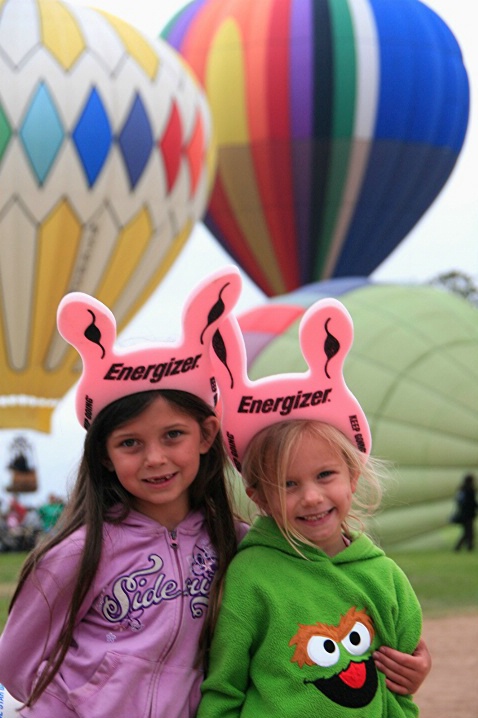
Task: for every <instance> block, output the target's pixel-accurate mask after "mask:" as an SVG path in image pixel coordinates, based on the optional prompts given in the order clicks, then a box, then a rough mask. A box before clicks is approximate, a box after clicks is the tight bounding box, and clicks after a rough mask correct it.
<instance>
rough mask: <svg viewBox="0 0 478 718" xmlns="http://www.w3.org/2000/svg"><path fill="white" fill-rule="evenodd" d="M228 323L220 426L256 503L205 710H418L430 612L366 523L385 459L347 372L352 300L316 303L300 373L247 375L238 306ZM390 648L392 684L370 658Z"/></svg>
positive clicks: (235, 570) (244, 715) (232, 573)
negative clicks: (394, 669)
mask: <svg viewBox="0 0 478 718" xmlns="http://www.w3.org/2000/svg"><path fill="white" fill-rule="evenodd" d="M221 335H222V338H223V342H224V346H225V348H226V351H225V352H222V353H221V355H220V356H219V357H218V359H217V360H214V361H215V367H216V374H217V377H218V382H219V387H220V391H221V399H222V429H223V432H224V436H225V439H226V443H227V446H228V448H229V452H230V456H231V458H232V460H233V461H234V463H235V465H236V468H237V469H238V470H239V471H240V472H241V473H242V477H243V480H244V484H245V487H246V491H247V494H248V495H249V497H250V498H251V499H252V500H253V501H254V502H255V504H256V505H257V507H258V508H259V511H260V515H259V517H258V518H257V519H256V520H255V521H254V524H253V526H252V528H251V529H250V530H249V532H248V533H247V535H246V537H245V538H244V539H243V541H242V542H241V544H240V546H239V550H238V553H237V555H236V557H235V558H234V559H233V560H232V562H231V564H230V566H229V568H228V571H227V575H226V580H225V588H224V595H223V599H222V603H221V609H220V614H219V618H218V622H217V625H216V630H215V634H214V638H213V643H212V647H211V661H210V670H209V672H208V675H207V677H206V680H205V682H204V684H203V687H202V691H203V699H202V701H201V704H200V708H199V714H198V717H199V718H220V717H221V718H222V717H223V716H228V718H234V717H235V716H241V718H256V716H261V718H281V717H283V718H303V716H309V715H310V716H311V715H317V716H327V718H339V717H340V718H341V717H342V716H351V715H357V716H359V715H360V716H363V715H367V718H379V717H384V716H389V717H390V718H400V717H403V718H405V717H410V718H411V717H412V716H417V715H418V708H417V706H416V704H415V702H414V701H413V698H412V696H411V695H410V694H409V691H408V690H407V686H409V685H410V687H411V688H412V687H413V685H415V686H416V685H417V682H416V681H415V683H414V681H413V671H414V668H412V670H411V673H410V672H409V670H410V666H413V665H415V668H416V667H417V664H416V663H415V658H414V657H413V655H412V654H413V653H414V652H415V651H416V650H417V646H418V645H419V641H420V634H421V610H420V605H419V603H418V600H417V598H416V596H415V593H414V591H413V589H412V587H411V585H410V583H409V581H408V579H407V577H406V576H405V574H404V573H403V571H401V570H400V568H399V567H398V566H397V565H396V564H395V563H394V562H393V561H392V560H390V559H389V558H388V557H386V556H385V554H384V552H383V551H382V550H381V549H380V548H379V547H378V546H376V545H375V544H374V543H373V542H372V541H371V539H370V538H369V537H368V536H367V535H366V533H365V532H364V523H363V522H364V520H365V517H366V515H367V514H368V513H370V512H371V511H373V510H374V509H375V508H376V507H377V506H378V504H379V500H380V474H381V473H382V469H383V465H382V464H381V463H380V462H377V461H375V460H374V459H373V458H371V457H370V447H371V436H370V429H369V426H368V422H367V419H366V417H365V414H364V412H363V411H362V409H361V407H360V405H359V403H358V401H357V400H356V398H355V397H354V396H353V395H352V393H351V392H350V391H349V389H348V388H347V386H346V384H345V382H344V379H343V374H342V365H343V362H344V359H345V355H346V353H347V351H348V350H349V348H350V346H351V343H352V337H353V329H352V322H351V318H350V316H349V315H348V312H347V311H346V309H345V307H343V305H341V304H340V302H337V301H336V300H322V301H320V302H318V303H317V304H316V305H314V306H313V307H311V308H310V309H309V310H308V312H306V314H305V315H304V318H303V320H302V323H301V326H300V341H301V346H302V350H303V353H304V357H305V359H306V361H307V363H308V367H309V368H308V371H306V372H304V373H296V374H283V375H275V376H269V377H266V378H263V379H260V380H257V381H254V382H253V381H250V380H249V378H248V377H247V373H246V369H245V366H246V365H245V351H244V345H243V341H242V336H241V334H240V330H239V326H238V324H237V322H236V321H235V320H234V318H233V317H229V318H228V319H227V320H226V321H225V322H224V323H223V324H222V325H221ZM383 646H387V647H391V648H392V649H394V650H395V651H396V653H394V654H392V655H393V656H394V658H395V659H397V665H398V676H397V674H396V673H395V674H394V677H393V678H392V681H391V682H390V681H389V682H387V680H386V678H385V675H384V674H383V673H381V672H380V671H379V670H377V665H376V663H375V660H374V659H375V658H377V657H378V655H380V654H379V651H380V650H381V649H382V647H383ZM388 650H390V649H388ZM419 650H420V649H419ZM406 654H408V657H407V656H406ZM402 667H403V671H402ZM426 672H427V669H425V674H426ZM405 675H406V676H407V678H406V679H404V680H402V679H403V678H404V676H405ZM397 677H398V685H397V684H396V683H395V680H394V679H395V678H397ZM415 677H416V676H415ZM421 677H422V678H423V675H422V676H421ZM410 679H411V680H410ZM419 683H420V680H419V681H418V685H419ZM404 686H405V688H404ZM390 688H396V692H393V691H392V690H390Z"/></svg>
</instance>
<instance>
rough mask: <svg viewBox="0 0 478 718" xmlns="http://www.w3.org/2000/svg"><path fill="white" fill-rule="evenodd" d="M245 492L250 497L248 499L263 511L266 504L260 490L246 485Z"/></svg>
mask: <svg viewBox="0 0 478 718" xmlns="http://www.w3.org/2000/svg"><path fill="white" fill-rule="evenodd" d="M246 494H247V496H248V497H249V498H250V500H251V501H253V502H254V503H255V505H256V506H257V508H259V509H261V510H262V511H265V509H266V506H265V502H264V499H263V498H262V496H261V494H260V492H259V491H258V490H257V489H255V488H252V487H251V486H247V487H246Z"/></svg>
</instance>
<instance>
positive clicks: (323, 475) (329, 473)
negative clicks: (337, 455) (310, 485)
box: [317, 469, 334, 479]
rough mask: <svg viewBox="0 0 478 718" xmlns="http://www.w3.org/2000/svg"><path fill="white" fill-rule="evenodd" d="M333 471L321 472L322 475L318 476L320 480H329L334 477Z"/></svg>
mask: <svg viewBox="0 0 478 718" xmlns="http://www.w3.org/2000/svg"><path fill="white" fill-rule="evenodd" d="M333 473H334V472H333V471H332V470H331V469H330V470H329V469H328V470H327V471H321V472H320V474H318V475H317V478H318V479H328V478H329V477H330V476H332V475H333Z"/></svg>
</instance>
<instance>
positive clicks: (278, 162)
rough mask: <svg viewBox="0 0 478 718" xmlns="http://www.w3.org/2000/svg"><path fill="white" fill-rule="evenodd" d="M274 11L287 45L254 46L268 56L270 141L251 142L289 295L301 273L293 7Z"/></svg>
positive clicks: (271, 29)
mask: <svg viewBox="0 0 478 718" xmlns="http://www.w3.org/2000/svg"><path fill="white" fill-rule="evenodd" d="M270 10H271V12H270V16H269V22H268V26H267V33H268V35H271V36H272V37H274V38H283V42H277V40H276V41H275V42H270V40H269V37H268V36H267V37H263V39H262V42H261V43H259V42H258V43H251V45H252V46H255V45H256V44H257V45H261V46H262V47H263V48H264V51H265V52H266V51H267V52H266V54H265V57H264V59H263V62H262V63H261V66H262V67H264V68H265V73H266V76H265V78H264V82H265V86H264V87H263V88H261V89H262V92H261V96H262V98H261V100H260V102H261V104H262V105H263V106H264V107H265V111H266V112H267V128H266V134H267V136H268V137H269V138H270V141H269V142H267V143H266V142H264V143H259V144H257V143H255V142H252V152H253V156H254V163H255V166H256V171H257V177H258V187H259V192H260V194H261V198H262V206H263V208H264V214H265V217H266V222H267V226H268V227H269V232H270V236H271V244H272V238H274V241H273V246H274V249H275V252H276V255H277V258H278V262H279V265H280V266H281V268H282V274H283V281H284V284H285V286H286V287H287V289H288V290H289V289H292V288H294V287H296V286H298V285H299V284H300V269H299V265H298V262H297V260H296V256H295V249H293V247H294V246H295V235H296V228H295V208H294V205H293V196H294V192H293V184H292V170H291V155H290V132H291V127H290V113H289V105H290V99H289V94H290V86H289V81H288V78H289V64H290V57H289V42H288V40H287V37H288V32H289V22H290V18H289V16H290V3H282V4H280V5H277V4H276V3H275V4H274V12H272V4H270ZM254 83H255V76H253V75H252V72H251V75H250V78H249V82H248V84H249V85H251V86H253V85H254ZM257 99H258V98H257ZM251 106H252V105H251ZM254 111H255V110H254Z"/></svg>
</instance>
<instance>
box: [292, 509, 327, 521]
mask: <svg viewBox="0 0 478 718" xmlns="http://www.w3.org/2000/svg"><path fill="white" fill-rule="evenodd" d="M332 511H333V509H328V510H327V511H321V512H320V513H317V514H308V515H307V516H299V517H298V518H299V519H300V521H305V522H306V523H307V522H310V523H315V522H316V521H322V519H324V518H325V517H326V516H328V515H329V514H330V513H332Z"/></svg>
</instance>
